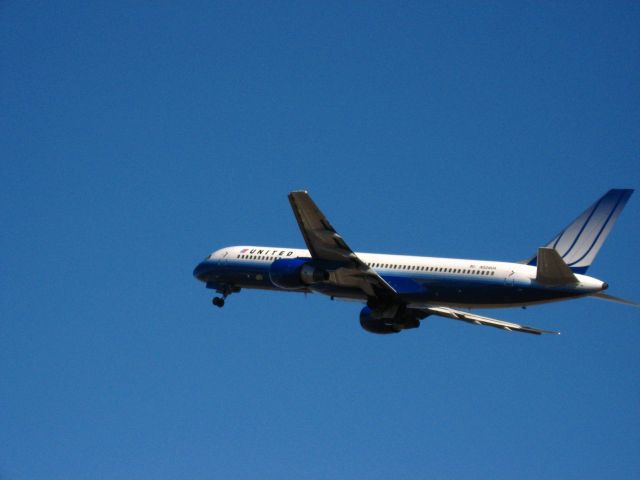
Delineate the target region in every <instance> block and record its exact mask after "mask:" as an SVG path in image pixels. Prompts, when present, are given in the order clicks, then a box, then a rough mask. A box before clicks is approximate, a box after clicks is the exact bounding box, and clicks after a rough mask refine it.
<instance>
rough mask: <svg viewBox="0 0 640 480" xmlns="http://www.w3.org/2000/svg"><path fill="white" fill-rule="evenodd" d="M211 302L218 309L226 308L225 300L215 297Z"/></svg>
mask: <svg viewBox="0 0 640 480" xmlns="http://www.w3.org/2000/svg"><path fill="white" fill-rule="evenodd" d="M211 302H212V303H213V304H214V305H215V306H216V307H218V308H222V307H224V298H222V297H214V298H213V300H211Z"/></svg>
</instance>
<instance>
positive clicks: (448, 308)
mask: <svg viewBox="0 0 640 480" xmlns="http://www.w3.org/2000/svg"><path fill="white" fill-rule="evenodd" d="M632 193H633V190H630V189H613V190H609V191H608V192H607V193H606V194H605V195H604V196H602V197H601V198H600V199H599V200H598V201H597V202H595V203H594V204H593V205H592V206H591V207H589V208H588V209H587V210H585V211H584V212H583V213H582V214H581V215H580V216H579V217H578V218H576V219H575V220H574V221H573V222H572V223H571V224H569V226H567V227H566V228H565V229H564V230H562V231H561V232H560V233H559V234H558V235H556V236H555V237H554V238H553V239H552V240H551V241H550V242H549V243H547V244H546V245H545V246H544V247H540V248H538V251H537V253H536V254H535V255H534V256H533V257H531V258H529V259H528V260H524V261H521V262H517V263H510V262H495V261H488V260H463V259H457V258H433V257H416V256H406V255H387V254H379V253H359V252H354V251H353V250H351V248H349V246H348V245H347V243H346V242H345V241H344V240H343V238H342V237H341V236H340V235H339V234H338V233H337V232H336V230H335V229H334V228H333V227H332V226H331V224H330V223H329V221H328V220H327V218H326V217H325V216H324V215H323V213H322V212H321V211H320V209H319V208H318V207H317V206H316V204H315V203H314V202H313V200H312V199H311V197H310V196H309V194H308V193H307V192H305V191H296V192H291V193H289V202H290V203H291V207H292V208H293V213H294V214H295V217H296V220H297V221H298V225H299V226H300V231H301V232H302V236H303V238H304V241H305V243H306V244H307V249H306V250H304V249H297V248H281V247H259V246H234V247H226V248H222V249H220V250H216V251H215V252H213V253H212V254H211V255H209V256H208V257H207V258H206V259H205V260H204V261H202V262H200V264H198V266H197V267H196V268H195V270H194V272H193V275H194V276H195V277H196V278H197V279H198V280H200V281H202V282H205V283H206V286H207V288H210V289H214V290H216V292H217V293H219V294H220V295H221V296H217V297H215V298H214V299H213V304H214V305H216V306H218V307H222V306H224V302H225V298H226V297H227V296H229V295H230V294H231V293H236V292H239V291H240V290H241V289H243V288H252V289H262V290H278V291H290V292H304V293H311V292H315V293H321V294H323V295H327V296H329V297H331V299H336V298H337V299H342V300H353V301H357V302H361V303H364V304H366V306H365V307H364V308H362V310H361V312H360V324H361V325H362V327H363V328H364V329H365V330H367V331H369V332H372V333H380V334H386V333H397V332H400V331H401V330H405V329H409V328H416V327H419V326H420V321H421V320H423V319H424V318H426V317H428V316H430V315H437V316H440V317H447V318H451V319H455V320H461V321H464V322H468V323H472V324H477V325H487V326H490V327H495V328H500V329H503V330H511V331H517V332H525V333H533V334H536V335H540V334H542V333H558V332H553V331H549V330H542V329H539V328H534V327H528V326H526V325H519V324H517V323H511V322H505V321H503V320H497V319H494V318H489V317H484V316H481V315H477V314H475V313H471V312H470V311H466V310H459V309H461V308H462V309H478V308H500V307H526V306H528V305H537V304H542V303H549V302H555V301H560V300H569V299H574V298H580V297H587V296H591V297H597V298H600V299H604V300H609V301H614V302H618V303H624V304H629V305H634V306H639V304H637V303H635V302H631V301H629V300H624V299H621V298H617V297H613V296H611V295H607V294H605V293H603V291H604V290H606V289H607V287H608V285H607V283H606V282H603V281H601V280H598V279H596V278H593V277H589V276H587V275H585V273H586V271H587V269H588V268H589V266H590V265H591V263H592V262H593V260H594V258H595V257H596V254H597V253H598V251H599V250H600V247H602V244H603V243H604V241H605V239H606V238H607V236H608V235H609V233H610V232H611V229H612V228H613V225H614V224H615V222H616V220H617V219H618V216H619V215H620V212H622V209H623V208H624V206H625V204H626V203H627V201H628V200H629V197H630V196H631V194H632Z"/></svg>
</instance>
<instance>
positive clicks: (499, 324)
mask: <svg viewBox="0 0 640 480" xmlns="http://www.w3.org/2000/svg"><path fill="white" fill-rule="evenodd" d="M420 310H421V311H422V312H424V313H427V314H431V315H437V316H439V317H446V318H452V319H454V320H461V321H463V322H467V323H474V324H476V325H486V326H488V327H494V328H500V329H502V330H509V331H514V332H524V333H532V334H534V335H541V334H543V333H555V334H556V335H560V332H554V331H551V330H542V329H539V328H534V327H528V326H526V325H520V324H518V323H511V322H505V321H504V320H496V319H495V318H490V317H483V316H481V315H476V314H474V313H469V312H463V311H460V310H454V309H453V308H448V307H427V308H423V309H420Z"/></svg>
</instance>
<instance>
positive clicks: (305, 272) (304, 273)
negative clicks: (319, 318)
mask: <svg viewBox="0 0 640 480" xmlns="http://www.w3.org/2000/svg"><path fill="white" fill-rule="evenodd" d="M269 278H270V279H271V283H273V284H274V285H275V286H277V287H280V288H284V289H287V290H303V289H305V288H306V287H307V286H309V285H313V284H315V283H320V282H326V281H327V280H329V272H327V271H326V270H323V269H321V268H318V267H316V266H315V265H313V263H312V259H310V258H283V259H280V260H276V261H275V262H273V263H272V264H271V267H270V268H269Z"/></svg>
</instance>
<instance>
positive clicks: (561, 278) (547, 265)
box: [536, 247, 578, 285]
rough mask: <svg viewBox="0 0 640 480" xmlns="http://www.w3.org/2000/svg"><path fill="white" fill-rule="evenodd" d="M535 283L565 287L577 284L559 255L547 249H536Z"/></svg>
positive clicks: (576, 280) (551, 249)
mask: <svg viewBox="0 0 640 480" xmlns="http://www.w3.org/2000/svg"><path fill="white" fill-rule="evenodd" d="M536 281H537V282H538V283H542V284H543V285H567V284H574V283H578V279H577V278H576V276H575V275H574V274H573V272H572V271H571V269H570V268H569V266H568V265H567V264H566V263H564V260H562V257H560V254H559V253H558V252H557V251H556V250H555V249H554V248H549V247H540V248H539V249H538V270H537V273H536Z"/></svg>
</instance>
